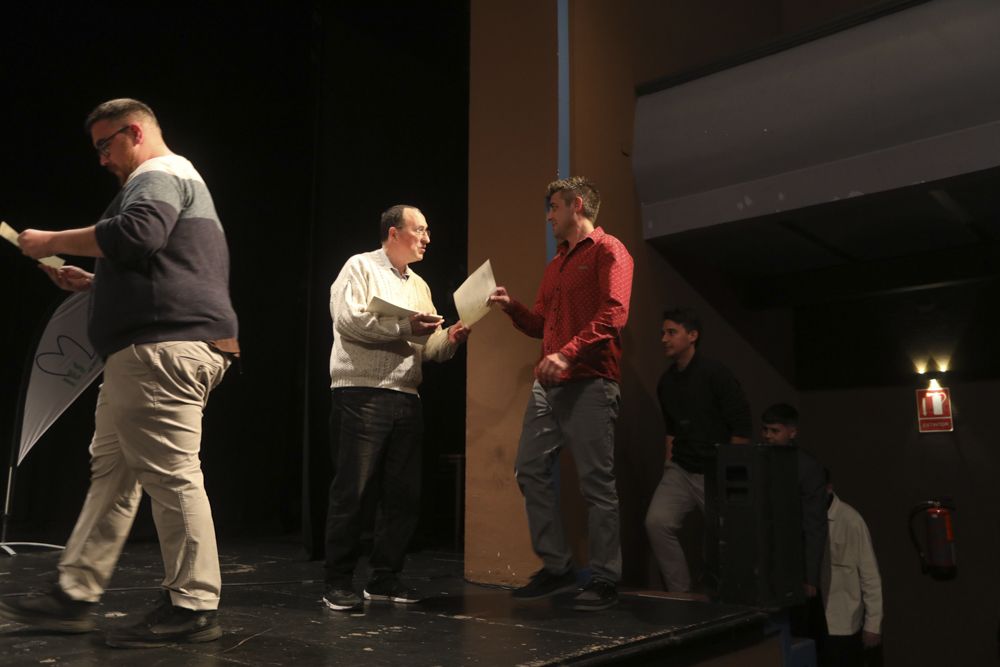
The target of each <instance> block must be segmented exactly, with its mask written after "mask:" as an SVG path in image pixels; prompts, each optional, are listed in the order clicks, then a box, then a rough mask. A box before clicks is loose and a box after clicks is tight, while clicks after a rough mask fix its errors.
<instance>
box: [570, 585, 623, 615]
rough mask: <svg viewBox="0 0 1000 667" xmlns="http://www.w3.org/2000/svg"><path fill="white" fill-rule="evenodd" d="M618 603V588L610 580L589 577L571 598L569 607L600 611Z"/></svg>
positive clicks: (579, 609) (578, 609)
mask: <svg viewBox="0 0 1000 667" xmlns="http://www.w3.org/2000/svg"><path fill="white" fill-rule="evenodd" d="M616 604H618V589H617V588H615V585H614V584H613V583H611V582H610V581H604V580H603V579H591V580H590V583H588V584H587V585H586V586H584V587H583V588H582V589H580V592H579V593H577V594H576V597H574V598H573V604H572V605H571V606H570V608H571V609H576V610H577V611H600V610H602V609H607V608H608V607H613V606H615V605H616Z"/></svg>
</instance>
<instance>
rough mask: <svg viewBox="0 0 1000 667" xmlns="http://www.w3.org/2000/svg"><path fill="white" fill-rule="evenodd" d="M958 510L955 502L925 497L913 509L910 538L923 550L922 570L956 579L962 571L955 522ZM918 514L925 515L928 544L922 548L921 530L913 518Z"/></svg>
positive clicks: (943, 578) (935, 575) (932, 575)
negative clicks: (952, 514)
mask: <svg viewBox="0 0 1000 667" xmlns="http://www.w3.org/2000/svg"><path fill="white" fill-rule="evenodd" d="M954 511H955V507H954V505H950V504H948V503H947V502H946V501H943V500H925V501H924V502H922V503H917V505H916V506H915V507H914V508H913V509H912V510H911V511H910V539H911V540H913V546H914V547H916V549H917V553H919V554H920V566H921V570H922V571H923V573H924V574H929V575H930V576H931V577H933V578H934V579H939V580H946V579H954V578H955V576H956V575H957V574H958V566H957V564H956V562H955V528H954V526H952V522H951V513H952V512H954ZM918 516H923V517H924V530H925V543H926V548H921V546H920V541H919V540H918V539H917V531H916V530H914V528H913V520H914V519H915V518H916V517H918Z"/></svg>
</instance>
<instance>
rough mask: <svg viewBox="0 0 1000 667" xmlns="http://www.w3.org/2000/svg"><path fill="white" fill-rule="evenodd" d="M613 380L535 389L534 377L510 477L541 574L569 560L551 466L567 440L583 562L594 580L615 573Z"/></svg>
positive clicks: (618, 561)
mask: <svg viewBox="0 0 1000 667" xmlns="http://www.w3.org/2000/svg"><path fill="white" fill-rule="evenodd" d="M620 405H621V394H620V391H619V389H618V384H617V383H615V382H612V381H610V380H606V379H604V378H596V379H593V380H582V381H578V382H570V383H567V384H564V385H559V386H555V387H548V388H546V387H542V385H540V384H539V383H538V382H537V381H536V382H535V384H534V386H533V387H532V388H531V398H530V399H529V400H528V407H527V409H526V410H525V412H524V427H523V429H522V431H521V441H520V443H519V445H518V449H517V461H516V463H515V475H516V477H517V483H518V486H520V487H521V493H522V494H524V504H525V508H526V510H527V513H528V527H529V529H530V531H531V546H532V547H533V548H534V550H535V553H536V554H537V555H538V557H539V558H541V559H542V562H543V563H544V567H545V569H546V570H548V571H549V572H553V573H562V572H565V571H567V570H569V569H570V568H571V567H572V565H573V558H572V554H571V553H570V549H569V545H568V544H567V542H566V534H565V531H564V529H563V524H562V518H561V516H560V513H559V494H558V490H557V489H556V488H555V485H554V484H553V468H554V466H556V465H558V460H559V452H560V450H561V449H562V448H563V446H568V447H569V450H570V452H572V454H573V460H574V461H575V462H576V469H577V474H578V476H579V478H580V492H581V493H582V495H583V498H584V501H585V502H586V503H587V532H588V537H589V551H590V567H591V572H592V576H593V577H594V578H595V579H603V580H605V581H609V582H612V583H617V582H618V580H619V579H620V578H621V571H622V554H621V539H620V536H619V534H618V489H617V488H616V487H615V474H614V462H615V421H616V420H617V419H618V411H619V408H620Z"/></svg>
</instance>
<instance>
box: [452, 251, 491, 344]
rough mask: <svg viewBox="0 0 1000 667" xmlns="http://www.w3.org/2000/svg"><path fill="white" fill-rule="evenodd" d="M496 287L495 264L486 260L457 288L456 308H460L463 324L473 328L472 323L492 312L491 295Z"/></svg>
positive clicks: (459, 314)
mask: <svg viewBox="0 0 1000 667" xmlns="http://www.w3.org/2000/svg"><path fill="white" fill-rule="evenodd" d="M496 288H497V282H496V280H495V279H494V278H493V266H492V265H491V264H490V260H486V261H485V262H483V264H482V266H480V267H479V268H478V269H476V270H475V271H473V272H472V275H470V276H469V277H468V278H466V279H465V282H464V283H462V285H461V286H460V287H459V288H458V289H457V290H455V308H457V309H458V319H460V320H461V321H462V324H464V325H465V326H466V327H469V328H472V325H474V324H475V323H476V322H478V321H479V320H481V319H483V318H484V317H486V315H487V313H489V312H490V303H489V299H490V295H491V294H493V291H494V290H495V289H496Z"/></svg>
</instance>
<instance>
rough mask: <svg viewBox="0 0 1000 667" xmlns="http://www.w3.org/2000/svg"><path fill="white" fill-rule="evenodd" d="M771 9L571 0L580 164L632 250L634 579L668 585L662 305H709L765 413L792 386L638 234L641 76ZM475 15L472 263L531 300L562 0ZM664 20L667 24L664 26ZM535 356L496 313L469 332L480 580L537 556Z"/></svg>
mask: <svg viewBox="0 0 1000 667" xmlns="http://www.w3.org/2000/svg"><path fill="white" fill-rule="evenodd" d="M767 6H768V7H770V8H771V9H770V10H768V11H766V12H764V13H763V14H762V12H761V11H760V8H759V7H758V8H756V9H755V8H752V7H751V8H747V7H745V5H744V3H736V2H733V3H719V2H715V3H712V2H708V3H660V2H654V1H648V2H632V3H617V2H606V1H602V0H592V1H586V0H575V1H574V2H573V3H571V14H570V17H571V18H570V20H571V24H570V43H571V74H570V76H571V84H570V88H571V132H572V141H571V162H572V166H571V171H572V172H573V173H574V174H583V175H586V176H588V177H590V178H592V179H593V180H594V181H595V182H596V183H597V184H598V186H599V187H600V188H601V193H602V207H601V217H600V220H598V224H600V225H601V226H603V227H604V228H605V229H606V230H607V231H608V232H609V233H611V234H614V235H616V236H618V237H619V238H620V239H621V240H622V241H623V242H624V243H625V245H626V246H627V247H628V248H629V250H630V252H631V253H632V255H633V257H634V258H635V261H636V271H635V278H634V283H633V295H632V305H631V314H630V318H629V325H628V327H627V329H626V331H625V334H624V345H625V357H624V359H623V381H622V396H623V406H622V414H621V418H620V420H619V430H618V440H617V455H616V465H617V470H618V477H619V491H620V495H621V511H622V521H621V526H622V543H623V555H624V567H625V580H626V582H629V583H632V584H634V585H640V586H648V585H656V583H657V582H658V576H657V575H656V574H655V569H654V568H653V567H652V565H651V561H650V559H649V553H648V547H647V545H646V540H645V535H644V530H643V527H642V519H643V516H644V515H645V511H646V507H647V505H648V503H649V499H650V498H651V496H652V493H653V489H654V488H655V486H656V483H657V482H658V481H659V477H660V471H661V470H662V465H663V447H662V442H663V426H662V422H661V419H660V416H659V409H658V407H657V403H656V398H655V395H654V392H655V386H656V381H657V378H658V377H659V374H660V373H661V372H662V370H663V369H664V366H665V363H664V361H663V353H662V349H661V347H660V343H659V330H660V325H661V323H662V322H661V320H660V317H661V314H662V310H663V307H664V306H665V305H667V304H687V305H692V306H694V307H696V308H698V309H699V310H700V311H701V313H702V316H703V319H704V325H705V329H706V345H705V353H706V354H711V355H714V356H716V357H718V358H720V359H722V360H723V361H725V362H726V363H728V364H729V365H730V366H731V367H732V368H733V370H734V371H735V372H736V373H737V374H738V375H739V377H740V378H741V379H742V381H743V383H744V386H745V388H746V390H747V393H748V395H750V397H751V401H752V404H753V408H754V410H755V412H759V411H760V410H761V409H762V408H763V407H764V403H765V402H768V401H772V400H777V399H779V398H780V399H782V400H795V398H796V394H795V391H794V389H793V388H792V387H791V385H790V384H789V383H788V382H787V380H786V379H785V378H784V377H783V376H782V375H781V373H779V372H778V371H777V370H776V369H775V368H774V366H773V365H772V364H771V363H770V362H769V361H768V360H767V359H765V358H764V357H763V356H762V355H761V354H760V353H759V352H758V351H757V350H756V349H755V348H754V347H753V346H752V345H751V344H750V343H749V342H748V341H747V340H746V339H744V338H743V337H742V336H741V335H740V334H739V333H737V331H736V329H735V328H734V327H733V326H731V324H730V323H729V320H728V319H727V317H724V316H723V315H722V314H721V313H720V312H719V311H718V310H717V309H716V308H714V307H713V306H712V305H710V304H709V303H708V301H707V300H706V299H705V298H704V297H703V295H701V294H699V293H698V292H697V291H696V290H695V289H694V288H693V287H692V286H691V285H689V284H688V283H687V282H686V281H685V280H684V279H683V278H682V277H681V276H680V275H679V274H678V273H677V272H676V271H675V270H674V269H673V268H672V267H671V266H670V265H669V264H668V263H667V262H666V261H665V260H664V259H663V258H662V256H661V255H660V254H659V253H658V252H656V251H655V250H653V249H652V248H651V247H649V246H648V245H647V244H646V243H645V242H644V241H643V239H642V231H641V221H640V219H639V209H638V202H637V200H636V196H635V185H634V182H633V178H632V167H631V158H630V153H631V144H632V122H633V115H634V104H635V94H634V88H635V86H636V85H637V84H639V83H642V82H644V81H647V80H649V79H651V78H655V77H657V76H661V75H666V74H671V73H674V72H676V71H679V70H683V69H686V68H688V67H691V66H694V65H696V64H701V63H703V62H708V61H711V60H713V59H715V58H718V57H721V56H722V55H727V54H729V53H730V52H732V51H738V50H741V49H744V48H747V47H748V46H750V45H752V44H754V43H757V42H759V41H762V40H767V39H770V38H771V37H773V36H774V33H775V30H776V29H777V25H778V17H779V11H778V6H777V4H773V3H772V4H768V5H767ZM471 12H472V19H471V21H472V25H471V66H470V78H471V90H470V94H471V102H470V139H469V140H470V151H469V152H470V157H469V202H470V207H469V208H470V212H471V219H470V230H469V266H470V267H471V266H477V265H478V264H479V263H480V262H482V261H483V260H484V259H485V258H487V257H489V258H490V259H492V261H493V266H494V271H495V272H496V275H497V281H498V282H499V283H500V284H506V285H507V287H508V288H510V289H511V291H512V293H513V294H514V295H516V296H517V297H519V298H520V299H521V300H522V301H526V302H531V301H532V300H533V299H534V296H535V292H536V290H537V287H538V283H539V280H540V278H541V274H542V270H543V268H544V263H545V260H546V258H545V241H544V212H543V209H542V204H543V194H544V189H545V185H546V183H548V182H549V181H550V180H552V179H554V178H555V177H556V157H557V142H556V131H557V125H556V123H557V116H556V111H557V109H556V104H557V98H556V91H557V84H558V81H557V71H556V67H557V48H556V47H557V43H556V22H555V19H556V3H555V2H549V3H539V2H520V3H508V2H493V1H491V0H477V1H476V2H473V3H472V7H471ZM655 25H662V26H666V27H667V28H668V30H667V32H666V35H667V36H668V37H669V38H666V39H665V38H664V34H663V33H661V31H658V30H656V29H655ZM720 26H721V28H720ZM637 35H638V36H639V38H637ZM501 193H502V196H503V200H502V201H500V200H499V199H498V197H499V196H501ZM538 354H539V342H538V341H533V340H530V339H527V338H526V337H525V336H523V335H522V334H520V333H518V332H516V331H515V330H514V329H513V327H512V326H511V325H510V323H509V321H508V320H507V319H506V317H505V316H503V315H502V314H500V313H494V314H492V315H490V317H488V318H487V319H486V320H484V321H483V323H482V324H479V325H477V327H476V332H475V335H474V336H473V337H472V339H471V340H470V344H469V361H468V364H469V366H468V370H469V390H468V397H467V424H468V426H467V433H468V439H467V442H466V447H467V453H466V455H467V473H466V483H467V492H466V501H467V507H466V558H465V563H466V564H465V570H466V576H467V577H469V578H470V579H472V580H474V581H484V582H490V583H503V584H510V583H516V582H521V581H524V579H525V578H526V576H527V575H529V574H531V572H533V571H534V570H535V569H537V568H538V567H539V561H538V560H537V559H536V558H535V557H534V555H533V554H532V553H531V548H530V544H529V541H528V536H527V526H526V523H525V519H524V509H523V503H522V500H521V495H520V492H519V490H518V489H517V486H516V483H515V481H514V479H513V462H514V454H515V452H516V449H517V441H518V436H519V434H520V426H521V416H522V414H523V409H524V405H525V403H526V400H527V393H528V390H529V388H530V384H531V379H532V376H531V372H532V366H533V364H534V362H535V361H536V360H537V358H538ZM562 469H563V472H564V481H565V483H564V486H563V489H564V493H563V496H564V498H563V502H564V516H565V519H566V525H567V530H568V533H569V536H570V540H571V542H572V543H573V544H574V546H575V550H576V553H577V557H578V561H579V563H580V564H581V565H585V564H586V553H585V552H586V546H585V545H586V538H585V535H584V533H583V526H584V516H583V505H582V501H581V500H580V498H579V495H578V494H577V493H576V490H575V479H574V475H573V469H572V464H571V462H570V461H569V457H568V456H565V455H564V461H563V468H562Z"/></svg>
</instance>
